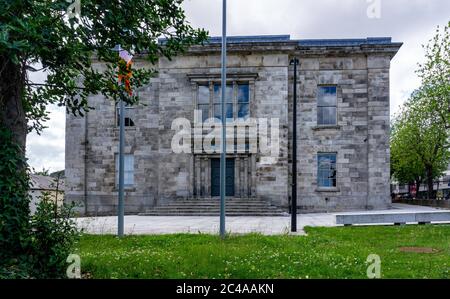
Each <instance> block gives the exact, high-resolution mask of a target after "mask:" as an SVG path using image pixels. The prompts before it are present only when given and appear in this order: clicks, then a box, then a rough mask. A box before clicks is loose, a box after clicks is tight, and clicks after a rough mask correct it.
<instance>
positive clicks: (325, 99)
mask: <svg viewBox="0 0 450 299" xmlns="http://www.w3.org/2000/svg"><path fill="white" fill-rule="evenodd" d="M336 104H337V93H336V86H319V92H318V97H317V124H318V125H336V124H337V121H336Z"/></svg>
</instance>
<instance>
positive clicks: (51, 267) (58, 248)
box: [31, 193, 79, 278]
mask: <svg viewBox="0 0 450 299" xmlns="http://www.w3.org/2000/svg"><path fill="white" fill-rule="evenodd" d="M72 211H73V207H72V206H66V205H63V206H62V207H58V205H57V203H56V202H55V201H54V200H53V199H52V198H50V197H49V194H45V193H44V195H43V196H42V197H41V198H40V202H39V204H38V206H37V210H36V213H35V214H34V215H33V216H32V217H31V227H32V242H31V244H32V248H33V258H34V261H33V268H32V272H33V276H34V277H39V278H64V277H65V275H66V269H67V262H66V259H67V257H68V256H69V254H71V253H73V252H72V249H73V247H74V243H75V241H76V239H77V237H78V236H79V232H78V230H77V227H76V224H75V222H74V221H73V220H72V219H71V217H73V212H72Z"/></svg>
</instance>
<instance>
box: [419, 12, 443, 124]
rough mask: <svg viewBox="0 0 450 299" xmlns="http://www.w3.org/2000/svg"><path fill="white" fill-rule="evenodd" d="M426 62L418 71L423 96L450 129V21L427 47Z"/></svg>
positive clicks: (437, 31)
mask: <svg viewBox="0 0 450 299" xmlns="http://www.w3.org/2000/svg"><path fill="white" fill-rule="evenodd" d="M425 57H426V61H425V63H424V64H422V65H419V70H418V71H417V73H418V75H419V77H420V78H421V79H422V88H421V94H422V96H421V97H422V98H423V99H426V101H427V102H428V105H429V108H430V109H432V110H434V111H435V112H436V117H438V118H439V119H440V121H442V122H443V123H444V124H445V126H446V128H447V129H450V21H449V22H448V24H447V25H446V26H445V27H444V28H443V29H442V30H441V29H440V28H439V27H438V29H437V30H436V35H435V36H434V37H433V39H431V40H430V42H429V43H428V45H427V46H426V47H425Z"/></svg>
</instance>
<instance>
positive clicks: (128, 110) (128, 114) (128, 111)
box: [116, 103, 134, 127]
mask: <svg viewBox="0 0 450 299" xmlns="http://www.w3.org/2000/svg"><path fill="white" fill-rule="evenodd" d="M133 115H134V107H132V106H128V104H125V127H134V121H133ZM116 119H117V126H120V104H119V103H118V104H117V105H116Z"/></svg>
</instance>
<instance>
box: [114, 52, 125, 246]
mask: <svg viewBox="0 0 450 299" xmlns="http://www.w3.org/2000/svg"><path fill="white" fill-rule="evenodd" d="M112 50H113V51H116V52H118V54H119V55H120V51H121V50H122V48H121V46H120V45H116V47H115V48H114V49H112ZM119 72H120V70H119ZM119 74H120V73H119ZM119 78H120V75H119ZM118 81H119V84H123V82H121V80H120V79H118ZM119 97H120V102H119V202H118V205H117V236H118V237H119V238H122V237H123V235H124V214H125V209H124V194H125V175H124V166H125V158H124V152H125V104H124V101H123V97H124V95H123V93H122V91H120V89H119Z"/></svg>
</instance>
